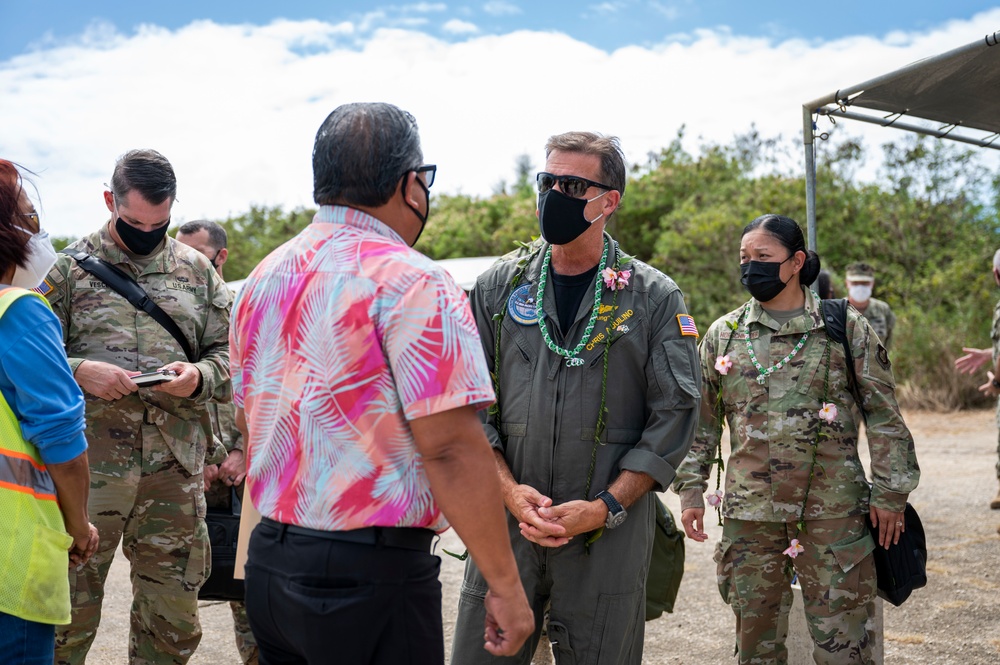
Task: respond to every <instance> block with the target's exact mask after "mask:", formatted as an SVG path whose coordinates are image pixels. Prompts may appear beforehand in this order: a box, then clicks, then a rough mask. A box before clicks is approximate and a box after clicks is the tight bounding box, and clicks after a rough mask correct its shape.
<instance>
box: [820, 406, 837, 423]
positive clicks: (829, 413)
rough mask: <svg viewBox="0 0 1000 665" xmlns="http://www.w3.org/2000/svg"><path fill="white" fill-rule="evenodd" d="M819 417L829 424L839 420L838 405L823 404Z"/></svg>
mask: <svg viewBox="0 0 1000 665" xmlns="http://www.w3.org/2000/svg"><path fill="white" fill-rule="evenodd" d="M819 417H820V418H822V419H823V420H825V421H826V422H828V423H832V422H833V421H834V420H836V419H837V405H836V404H831V403H829V402H823V408H822V409H820V410H819Z"/></svg>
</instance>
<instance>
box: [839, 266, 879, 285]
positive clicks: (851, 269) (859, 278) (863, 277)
mask: <svg viewBox="0 0 1000 665" xmlns="http://www.w3.org/2000/svg"><path fill="white" fill-rule="evenodd" d="M845 272H846V273H847V279H848V280H850V281H852V282H874V281H875V268H873V267H871V266H870V265H868V264H867V263H861V262H860V261H859V262H857V263H852V264H851V265H849V266H847V270H846V271H845Z"/></svg>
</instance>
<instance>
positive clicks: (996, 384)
mask: <svg viewBox="0 0 1000 665" xmlns="http://www.w3.org/2000/svg"><path fill="white" fill-rule="evenodd" d="M990 384H991V385H992V386H993V387H994V388H996V389H997V390H1000V381H997V379H996V377H993V380H992V381H990Z"/></svg>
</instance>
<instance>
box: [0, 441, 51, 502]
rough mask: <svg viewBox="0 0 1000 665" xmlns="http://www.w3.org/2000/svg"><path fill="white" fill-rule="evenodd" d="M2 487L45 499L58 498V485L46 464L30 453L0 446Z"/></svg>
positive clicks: (0, 485)
mask: <svg viewBox="0 0 1000 665" xmlns="http://www.w3.org/2000/svg"><path fill="white" fill-rule="evenodd" d="M0 487H2V488H5V489H9V490H14V491H15V492H24V493H26V494H31V495H32V496H34V497H35V498H36V499H40V500H43V501H55V500H56V485H55V483H54V482H52V476H50V475H49V473H48V471H46V470H45V466H44V465H42V464H39V463H37V462H36V461H35V460H33V459H31V456H30V455H25V454H24V453H15V452H14V451H13V450H5V449H3V448H0Z"/></svg>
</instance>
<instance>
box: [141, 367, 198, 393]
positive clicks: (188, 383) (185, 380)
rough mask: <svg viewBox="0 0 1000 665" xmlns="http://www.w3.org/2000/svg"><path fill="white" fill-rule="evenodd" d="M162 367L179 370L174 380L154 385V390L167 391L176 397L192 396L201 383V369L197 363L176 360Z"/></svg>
mask: <svg viewBox="0 0 1000 665" xmlns="http://www.w3.org/2000/svg"><path fill="white" fill-rule="evenodd" d="M160 369H169V370H173V371H174V372H177V376H176V377H174V380H173V381H166V382H164V383H161V384H159V385H156V386H153V388H152V390H156V391H159V392H161V393H167V394H168V395H173V396H174V397H191V396H192V395H194V391H196V390H197V389H198V385H199V384H200V383H201V370H199V369H198V368H197V367H196V366H195V365H192V364H191V363H185V362H175V363H170V364H169V365H164V366H163V367H161V368H160Z"/></svg>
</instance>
